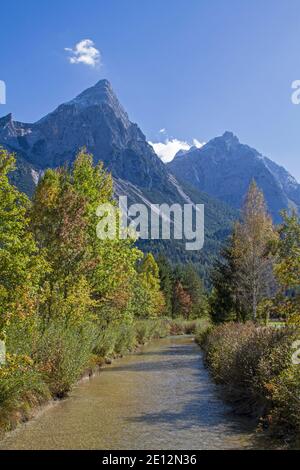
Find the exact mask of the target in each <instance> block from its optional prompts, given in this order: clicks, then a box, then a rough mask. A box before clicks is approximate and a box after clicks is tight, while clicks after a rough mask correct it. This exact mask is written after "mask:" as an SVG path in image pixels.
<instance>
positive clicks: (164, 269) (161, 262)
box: [157, 254, 174, 316]
mask: <svg viewBox="0 0 300 470" xmlns="http://www.w3.org/2000/svg"><path fill="white" fill-rule="evenodd" d="M157 264H158V267H159V278H160V285H161V290H162V292H163V294H164V298H165V305H166V306H165V313H166V315H167V316H172V299H173V289H174V276H173V270H172V266H171V264H170V263H169V261H168V259H167V258H166V257H165V256H164V255H162V254H159V255H158V257H157Z"/></svg>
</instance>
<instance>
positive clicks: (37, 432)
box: [0, 337, 253, 450]
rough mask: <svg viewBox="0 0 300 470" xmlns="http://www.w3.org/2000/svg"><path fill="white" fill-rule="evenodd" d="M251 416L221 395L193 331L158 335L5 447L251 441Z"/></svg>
mask: <svg viewBox="0 0 300 470" xmlns="http://www.w3.org/2000/svg"><path fill="white" fill-rule="evenodd" d="M252 446H253V434H252V429H251V428H250V427H249V422H248V421H244V420H241V419H238V418H237V417H234V416H233V415H232V413H231V410H230V408H228V407H227V405H225V404H224V402H223V401H222V400H221V399H220V398H219V397H218V394H217V387H216V386H215V385H214V384H213V382H212V381H211V379H210V377H209V374H208V372H207V370H206V369H205V367H204V365H203V362H202V357H201V351H200V349H199V347H198V346H197V345H196V344H195V343H194V341H193V339H192V338H191V337H172V338H168V339H162V340H157V341H154V342H152V343H151V344H150V345H148V346H145V347H143V348H142V350H141V351H140V352H139V353H136V354H132V355H130V356H127V357H126V358H123V359H118V360H117V361H115V362H114V363H113V365H112V366H109V367H107V368H106V369H104V370H103V371H101V373H100V374H99V375H97V376H96V377H94V378H92V379H90V380H88V381H86V382H82V383H80V384H79V385H78V386H76V387H75V388H74V390H73V392H72V393H71V396H70V398H68V399H66V400H64V401H62V402H60V403H58V404H57V405H55V406H53V407H52V408H50V409H48V410H47V411H45V412H44V413H43V414H42V415H40V416H39V417H37V418H35V419H34V420H32V421H31V422H29V423H26V424H24V425H22V426H20V428H19V429H18V430H17V431H15V432H13V433H11V434H10V435H9V436H7V438H6V439H5V440H4V441H2V443H1V445H0V449H112V450H114V449H122V450H123V449H124V450H127V449H129V450H130V449H133V450H135V449H147V450H154V449H156V450H168V449H178V450H183V449H199V450H200V449H246V448H251V447H252Z"/></svg>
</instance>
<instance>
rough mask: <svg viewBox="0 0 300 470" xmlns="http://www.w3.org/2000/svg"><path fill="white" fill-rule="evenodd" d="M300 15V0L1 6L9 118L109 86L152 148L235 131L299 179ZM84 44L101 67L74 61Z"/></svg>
mask: <svg viewBox="0 0 300 470" xmlns="http://www.w3.org/2000/svg"><path fill="white" fill-rule="evenodd" d="M299 15H300V1H299V0H289V1H288V2H286V1H284V0H263V1H262V0H260V1H259V0H151V1H146V0H139V1H137V0H109V1H108V0H105V1H104V0H86V1H85V2H83V1H82V0H80V1H78V0H60V1H57V0H52V1H51V2H50V1H41V0H26V2H25V1H21V0H10V2H1V20H2V21H1V29H0V44H1V53H0V80H5V82H6V85H7V105H0V115H4V114H7V113H8V112H12V113H13V115H14V118H15V119H17V120H21V121H27V122H30V121H34V120H37V119H39V118H40V117H42V116H43V115H44V114H46V113H48V112H49V111H51V110H52V109H54V108H55V107H56V106H57V105H58V104H60V103H61V102H64V101H67V100H69V99H71V98H72V97H74V96H75V95H76V94H78V93H79V92H80V91H82V90H83V89H85V88H87V87H88V86H91V85H93V84H94V83H95V82H97V81H98V80H99V79H101V78H108V79H109V80H110V81H111V82H112V85H113V87H114V89H115V91H116V93H117V94H118V96H119V98H120V100H121V102H122V104H123V105H124V106H125V108H126V110H127V111H128V113H129V115H130V118H131V120H133V121H135V122H137V123H138V124H139V125H140V127H141V128H142V130H143V131H144V133H145V134H146V136H147V138H148V139H149V140H151V141H153V142H157V141H159V140H161V141H163V140H164V139H166V137H167V136H168V137H169V139H173V138H174V139H175V138H176V139H179V140H181V141H187V142H192V140H193V139H198V140H199V141H200V142H203V141H208V140H209V139H210V138H212V137H214V136H216V135H219V134H222V133H223V132H224V131H225V130H231V131H233V132H234V133H235V134H237V135H238V137H239V138H240V140H241V141H243V142H245V143H248V144H249V145H251V146H253V147H255V148H257V149H258V150H259V151H261V152H262V153H263V154H265V155H267V156H269V157H270V158H272V159H273V160H275V161H276V162H278V163H280V164H282V165H284V166H285V167H286V168H287V169H288V170H289V171H291V173H292V174H293V175H295V176H296V177H297V178H298V180H300V163H299V157H300V132H299V130H300V129H299V127H300V126H299V124H300V105H298V106H296V105H294V104H292V102H291V93H292V90H291V83H292V82H293V81H294V80H296V79H300V53H299V51H300V28H299ZM83 39H90V40H92V41H93V42H94V44H95V47H96V48H97V49H98V50H99V51H100V52H101V62H102V65H101V66H98V67H92V66H91V65H87V64H84V63H73V64H72V63H70V57H71V52H70V51H69V52H68V51H66V50H65V48H73V47H74V46H75V44H77V43H78V42H79V41H81V40H83ZM163 128H164V129H166V133H165V134H163V133H159V130H160V129H163Z"/></svg>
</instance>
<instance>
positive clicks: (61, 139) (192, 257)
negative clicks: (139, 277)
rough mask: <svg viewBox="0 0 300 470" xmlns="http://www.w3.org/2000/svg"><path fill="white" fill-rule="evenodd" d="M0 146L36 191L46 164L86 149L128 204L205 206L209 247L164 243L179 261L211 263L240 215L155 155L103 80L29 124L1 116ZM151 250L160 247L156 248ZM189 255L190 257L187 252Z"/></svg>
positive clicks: (68, 160)
mask: <svg viewBox="0 0 300 470" xmlns="http://www.w3.org/2000/svg"><path fill="white" fill-rule="evenodd" d="M0 145H2V146H4V147H6V148H8V149H9V150H10V151H13V152H15V154H16V156H17V165H18V171H17V173H15V174H14V175H13V181H14V182H15V183H16V184H17V185H18V186H19V187H20V188H21V189H22V190H25V191H26V192H27V193H28V194H32V193H33V190H34V186H35V184H36V182H37V179H38V177H39V175H40V174H42V173H43V171H44V170H45V169H46V168H56V167H58V166H61V165H66V164H67V165H69V164H72V162H73V161H74V159H75V157H76V154H77V152H78V151H79V150H80V149H81V148H82V147H86V149H87V150H88V151H89V152H90V153H92V154H93V156H94V161H95V162H98V161H99V160H101V161H103V162H104V165H105V167H106V169H107V170H109V171H111V172H112V175H113V177H114V183H115V193H116V194H117V195H126V196H128V198H129V203H132V202H142V203H144V204H146V205H150V204H151V203H168V204H173V203H180V204H186V203H190V202H193V203H198V204H201V203H203V204H205V232H206V238H205V248H204V250H202V251H201V252H200V253H197V254H191V253H187V252H185V250H184V249H183V247H182V246H179V245H180V244H177V245H176V246H175V245H172V243H169V245H168V246H167V245H166V244H165V245H164V247H163V250H164V251H167V252H168V253H169V255H170V257H171V258H173V260H174V261H176V262H179V261H187V259H188V260H189V261H192V262H195V263H201V266H202V265H204V264H209V259H210V257H211V255H212V254H213V253H216V252H217V250H218V248H219V244H220V242H221V241H222V239H223V238H224V237H225V236H226V235H227V234H228V233H229V230H230V226H231V223H232V221H233V219H234V218H235V217H236V216H237V214H236V212H235V211H234V210H231V209H230V208H229V207H227V206H226V205H225V204H224V203H222V202H221V201H217V200H214V199H213V198H211V197H210V196H208V195H207V194H203V193H201V192H199V191H196V190H195V189H191V188H190V187H189V185H187V184H185V183H183V184H182V183H179V182H178V181H177V179H176V178H175V177H174V176H173V175H171V174H170V173H169V171H168V168H167V167H166V165H164V164H163V163H162V161H161V160H160V159H159V158H158V157H157V155H156V154H155V152H154V150H153V148H152V146H150V145H149V144H148V142H147V140H146V138H145V136H144V134H143V133H142V131H141V130H140V128H139V127H138V126H137V124H134V123H132V122H131V121H130V120H129V117H128V115H127V113H126V112H125V110H124V109H123V108H122V106H121V104H120V103H119V101H118V99H117V97H116V95H115V94H114V92H113V90H112V87H111V85H110V83H109V82H108V81H107V80H101V81H100V82H98V83H97V84H96V85H95V86H93V87H91V88H89V89H87V90H85V91H84V92H83V93H81V94H80V95H78V96H77V97H76V98H74V99H73V100H71V101H69V102H67V103H64V104H62V105H60V106H59V107H58V108H57V109H56V110H54V111H53V112H52V113H50V114H48V115H47V116H45V117H44V118H43V119H41V120H40V121H38V122H36V123H33V124H27V123H21V122H18V121H14V120H13V118H12V116H11V115H8V116H5V117H4V118H1V119H0ZM150 243H151V249H152V250H154V251H155V250H156V249H159V248H157V246H153V244H152V242H150ZM188 255H189V258H187V256H188Z"/></svg>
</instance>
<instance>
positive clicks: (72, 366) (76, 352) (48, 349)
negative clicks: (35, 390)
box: [35, 319, 96, 397]
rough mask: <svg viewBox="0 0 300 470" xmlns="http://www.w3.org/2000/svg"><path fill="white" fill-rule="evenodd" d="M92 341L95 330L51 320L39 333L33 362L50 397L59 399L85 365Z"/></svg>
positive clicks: (93, 343)
mask: <svg viewBox="0 0 300 470" xmlns="http://www.w3.org/2000/svg"><path fill="white" fill-rule="evenodd" d="M95 341H96V329H95V326H94V325H92V324H90V323H87V324H84V325H82V326H78V325H72V324H68V322H66V321H64V320H61V319H53V320H51V321H50V322H49V323H48V324H46V325H45V329H44V330H43V332H42V333H41V337H40V340H39V344H38V347H37V351H36V353H35V362H36V363H37V364H38V365H39V367H40V370H41V371H42V374H43V378H44V380H45V382H46V383H47V384H48V386H49V389H50V391H51V394H52V395H53V396H54V397H63V396H64V395H66V394H67V393H68V392H69V390H70V388H71V386H72V385H73V384H74V383H75V382H76V380H78V379H79V377H80V375H81V373H82V371H83V370H84V368H85V367H87V366H88V365H89V361H90V359H91V355H92V351H93V349H94V346H95Z"/></svg>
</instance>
